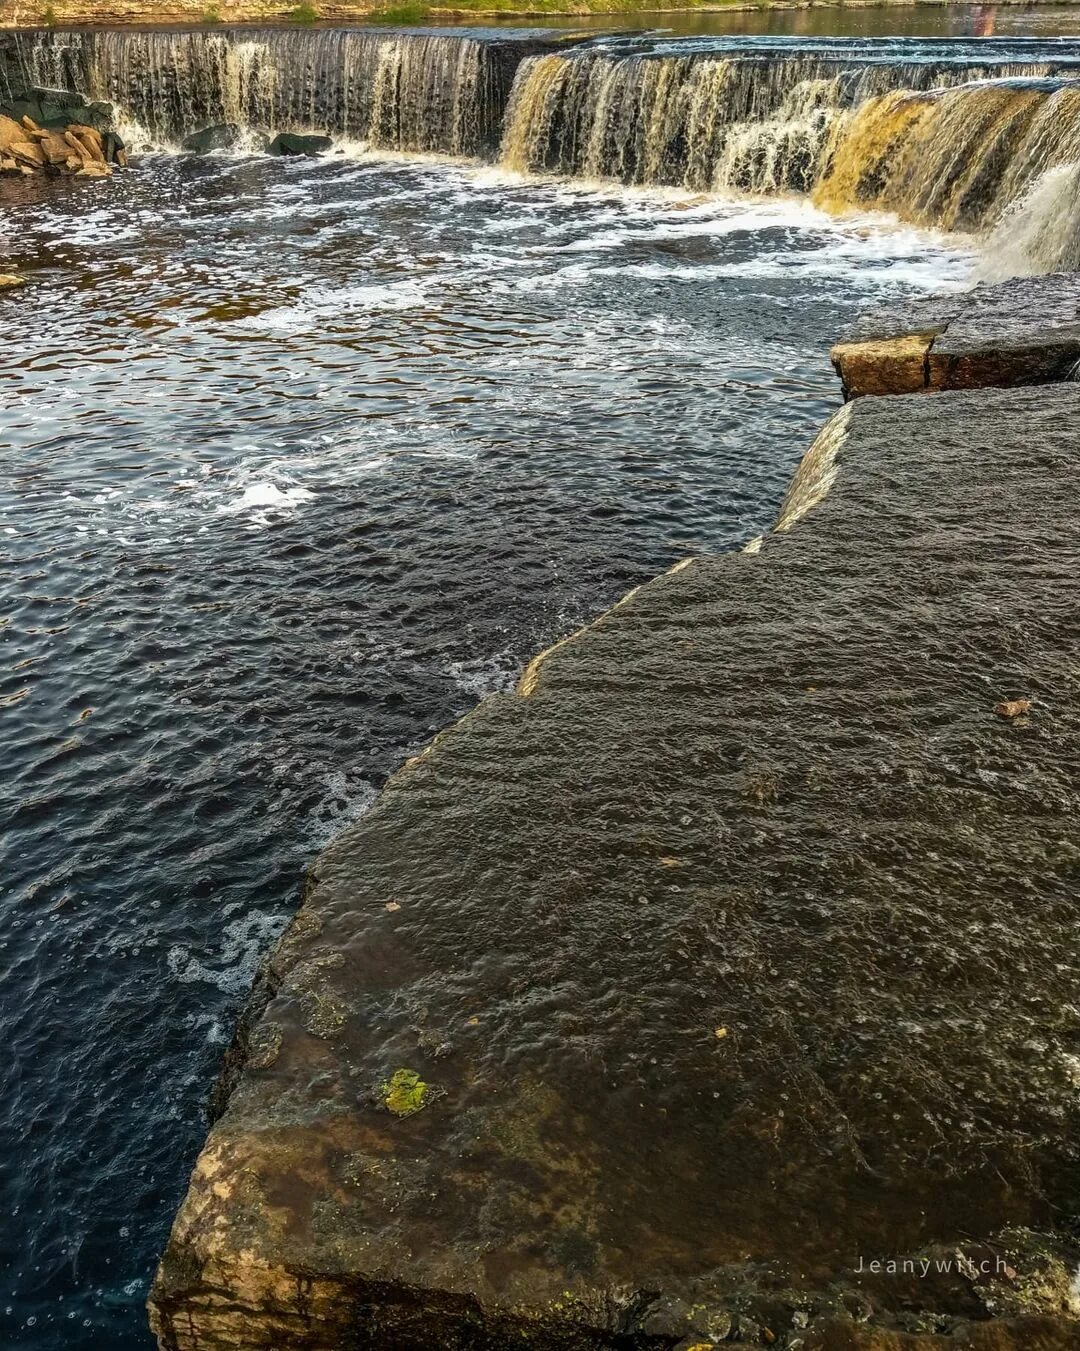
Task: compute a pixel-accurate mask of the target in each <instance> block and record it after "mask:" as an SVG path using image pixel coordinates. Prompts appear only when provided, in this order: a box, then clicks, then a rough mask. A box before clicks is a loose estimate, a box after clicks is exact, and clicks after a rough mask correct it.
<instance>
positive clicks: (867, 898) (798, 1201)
mask: <svg viewBox="0 0 1080 1351" xmlns="http://www.w3.org/2000/svg"><path fill="white" fill-rule="evenodd" d="M1078 482H1080V386H1073V385H1061V386H1055V387H1051V388H1038V389H1019V390H994V391H980V392H977V393H972V392H957V393H941V394H924V395H918V396H916V397H911V398H895V399H871V400H863V401H860V402H856V403H853V404H850V405H848V406H847V408H846V409H845V410H844V411H843V413H841V414H840V415H838V418H837V420H834V422H833V423H832V424H831V425H830V427H829V428H828V429H827V431H826V432H825V433H824V434H823V436H822V438H821V439H820V440H819V443H818V445H817V447H816V448H815V450H814V451H813V452H812V453H811V455H809V456H808V457H807V460H806V461H804V467H803V469H802V470H801V471H800V476H799V478H798V479H797V480H796V483H795V484H794V486H793V489H792V493H791V495H790V497H789V501H788V504H787V507H786V508H785V512H784V515H783V517H782V519H783V520H784V521H785V523H791V522H792V521H794V524H793V525H792V527H791V528H790V529H789V530H785V531H782V532H780V533H774V534H771V535H769V536H767V537H766V539H765V540H764V543H763V545H762V547H761V548H760V551H758V552H756V553H749V552H748V553H742V554H731V555H727V556H724V557H720V558H713V559H699V560H695V561H694V562H692V563H690V564H688V565H686V566H683V567H680V568H679V569H677V570H674V571H673V572H671V573H669V574H667V575H666V576H664V577H661V578H659V579H657V580H656V581H655V582H653V583H651V584H649V585H647V586H645V587H642V588H641V589H640V590H638V591H637V592H636V593H634V594H632V595H631V596H630V597H629V598H627V599H626V600H625V601H624V602H623V603H621V604H620V605H619V606H617V607H616V608H615V609H613V610H612V611H610V612H609V613H608V614H606V615H605V616H604V617H603V618H602V619H600V620H599V621H598V622H597V623H596V624H595V625H593V626H592V627H590V628H589V629H587V630H585V631H583V632H582V633H580V634H578V635H576V636H575V637H574V638H572V639H571V640H569V641H567V642H565V643H563V644H561V645H559V646H558V647H556V648H554V649H552V650H551V651H550V653H549V654H547V655H546V656H544V657H543V658H542V659H540V660H538V661H537V662H536V663H534V664H533V666H532V667H531V668H530V670H529V671H528V672H527V673H526V676H525V678H524V680H523V684H522V689H524V690H526V691H527V694H521V693H518V694H516V695H500V696H494V697H492V698H489V699H487V700H486V701H485V702H484V703H483V704H481V705H480V707H479V708H478V709H477V710H476V711H475V712H474V713H472V714H471V715H470V716H469V717H467V718H466V719H465V720H464V721H462V722H461V723H459V724H458V725H457V726H455V727H453V728H451V729H450V730H448V731H447V732H445V733H443V734H442V735H441V736H440V737H439V738H438V739H437V741H436V742H435V743H434V745H433V746H432V747H431V748H430V749H429V750H428V751H427V752H425V753H424V754H423V755H422V756H420V757H418V758H417V759H416V760H414V761H412V762H410V763H409V764H408V765H407V766H406V767H405V768H404V769H403V770H402V771H401V772H399V773H398V774H397V775H396V777H395V778H394V779H392V780H391V782H390V783H389V785H388V786H387V788H386V789H385V791H384V792H383V793H382V795H381V797H380V798H379V800H378V801H377V803H376V804H375V806H374V807H373V808H372V810H371V811H370V812H369V813H368V814H367V815H366V816H365V817H364V818H363V819H362V820H361V821H360V822H359V823H358V824H357V825H356V826H355V827H354V828H352V829H351V830H350V831H349V832H348V833H347V834H345V835H344V836H343V837H342V838H341V839H340V840H339V841H338V842H337V843H336V844H335V845H334V846H333V847H332V848H330V849H329V850H327V851H326V853H324V854H323V855H322V857H321V858H320V859H319V860H318V862H317V864H316V865H315V868H314V870H313V872H312V875H311V878H310V883H309V886H308V890H307V894H306V897H305V901H304V904H303V907H302V909H301V910H300V911H299V913H298V915H297V917H296V919H295V921H294V922H293V924H292V926H291V928H290V929H289V931H288V932H287V934H286V935H285V937H284V938H283V939H282V941H281V944H280V946H279V947H278V949H277V951H276V952H275V953H274V955H273V957H272V959H271V961H270V964H269V966H268V968H267V970H266V971H265V972H264V973H263V976H262V978H261V980H260V984H259V987H258V990H257V993H256V999H255V1001H254V1003H253V1005H252V1009H251V1011H250V1014H249V1016H248V1018H247V1019H246V1020H245V1023H244V1026H243V1027H242V1029H241V1034H240V1036H239V1038H238V1041H237V1044H236V1046H235V1047H234V1049H233V1052H232V1054H231V1063H230V1069H229V1082H228V1083H227V1085H226V1089H227V1090H231V1092H228V1093H227V1103H226V1104H225V1107H224V1112H223V1115H221V1116H220V1118H219V1119H218V1120H217V1122H216V1124H215V1125H214V1127H213V1129H212V1131H211V1133H210V1136H209V1139H208V1141H207V1144H206V1147H205V1149H204V1151H203V1153H202V1155H201V1156H200V1158H199V1161H198V1165H197V1167H196V1169H195V1173H194V1176H193V1178H192V1182H191V1187H190V1190H189V1192H188V1195H187V1198H186V1200H185V1201H184V1204H183V1206H182V1209H181V1210H180V1213H179V1215H178V1217H177V1220H176V1224H175V1227H174V1230H173V1233H172V1237H171V1240H170V1242H169V1245H168V1250H167V1252H166V1254H165V1257H164V1260H163V1262H162V1265H161V1268H160V1270H159V1273H158V1277H157V1280H156V1283H155V1286H154V1290H153V1294H152V1297H151V1312H152V1318H153V1321H154V1326H155V1328H156V1330H157V1332H158V1335H159V1337H160V1339H161V1344H162V1346H164V1347H169V1348H182V1349H183V1351H194V1349H195V1348H199V1351H208V1349H213V1348H226V1347H243V1348H274V1349H275V1351H282V1348H294V1347H303V1348H327V1349H329V1348H339V1347H378V1348H387V1349H389V1351H415V1349H418V1348H421V1347H423V1348H432V1347H438V1348H452V1349H453V1348H460V1349H462V1351H463V1349H464V1348H486V1349H490V1351H495V1349H497V1348H526V1347H528V1348H559V1349H560V1351H577V1349H578V1348H586V1347H589V1348H592V1347H624V1348H630V1347H634V1348H644V1347H657V1348H660V1347H673V1346H676V1345H679V1346H686V1347H689V1346H694V1345H697V1346H709V1345H713V1344H714V1343H715V1342H717V1341H722V1340H725V1339H726V1340H729V1341H739V1342H742V1343H743V1344H750V1345H776V1346H789V1347H796V1346H799V1347H801V1348H803V1351H813V1349H815V1348H817V1349H818V1351H824V1349H834V1351H836V1349H839V1348H853V1349H854V1348H862V1349H863V1351H867V1349H869V1348H878V1349H879V1351H886V1349H888V1351H904V1349H910V1351H916V1349H917V1351H931V1348H936V1349H938V1351H956V1349H957V1348H967V1349H968V1351H975V1349H976V1348H979V1349H981V1351H1005V1349H1006V1348H1013V1349H1014V1351H1021V1348H1023V1351H1039V1348H1042V1349H1043V1351H1063V1349H1064V1348H1066V1347H1068V1348H1074V1349H1075V1348H1076V1347H1077V1346H1080V1323H1077V1322H1076V1321H1075V1320H1074V1315H1075V1313H1076V1303H1075V1297H1074V1296H1073V1295H1072V1293H1071V1291H1070V1287H1069V1276H1070V1273H1071V1271H1072V1270H1073V1269H1074V1268H1075V1266H1076V1263H1077V1248H1076V1243H1075V1241H1074V1236H1070V1226H1071V1225H1072V1223H1073V1220H1072V1219H1071V1218H1070V1217H1074V1216H1075V1215H1076V1214H1077V1213H1078V1212H1080V998H1078V991H1080V924H1078V922H1077V921H1078V916H1080V841H1078V838H1077V829H1076V822H1077V819H1078V813H1080V750H1078V747H1080V662H1078V660H1077V652H1078V651H1080V604H1078V601H1077V597H1078V595H1080V512H1078V510H1077V496H1078V487H1077V484H1078ZM830 485H831V486H830ZM826 489H828V491H827V492H826ZM822 494H824V496H822ZM815 502H816V505H811V504H813V503H815ZM808 506H809V508H810V509H809V510H806V511H805V514H803V515H802V516H801V518H799V513H800V511H803V509H804V508H806V507H808ZM1022 699H1026V700H1029V701H1030V708H1029V710H1028V711H1027V712H1026V713H1025V712H1021V713H1019V714H1018V715H1017V716H1013V717H1007V716H1003V715H1001V714H999V713H995V706H996V705H998V704H999V703H1000V702H1002V701H1015V700H1022ZM905 1261H906V1262H907V1263H908V1264H909V1265H900V1266H897V1267H895V1268H894V1269H889V1267H888V1266H887V1265H883V1266H879V1267H878V1268H876V1269H875V1268H874V1267H873V1266H872V1264H873V1263H875V1262H877V1263H883V1264H888V1263H903V1262H905ZM924 1262H925V1263H927V1264H928V1265H927V1267H926V1268H925V1269H924V1268H923V1266H922V1263H924ZM916 1263H918V1264H919V1265H917V1266H916V1265H915V1264H916Z"/></svg>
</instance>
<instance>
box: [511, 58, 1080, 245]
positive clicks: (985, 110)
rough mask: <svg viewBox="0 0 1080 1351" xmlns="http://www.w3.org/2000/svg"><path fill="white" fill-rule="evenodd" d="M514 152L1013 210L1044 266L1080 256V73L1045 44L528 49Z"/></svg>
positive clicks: (692, 181) (748, 184)
mask: <svg viewBox="0 0 1080 1351" xmlns="http://www.w3.org/2000/svg"><path fill="white" fill-rule="evenodd" d="M500 159H501V162H502V164H503V165H504V166H505V167H506V168H509V169H514V170H517V171H520V172H541V173H553V174H559V175H564V176H570V177H581V178H586V179H616V180H618V181H620V182H624V183H635V184H643V185H650V186H677V187H683V188H687V189H690V190H693V191H696V192H700V191H720V192H741V193H750V194H770V195H775V194H781V193H799V194H804V195H809V196H810V197H811V198H812V199H813V201H814V202H815V203H816V204H817V205H819V206H821V207H822V208H824V209H826V210H829V211H832V212H834V213H843V212H845V211H849V210H860V209H869V210H880V211H888V212H892V213H893V214H895V215H897V216H899V217H900V218H901V219H904V220H908V221H911V222H913V223H917V224H920V225H930V226H935V227H937V228H941V229H946V230H962V231H970V232H986V231H988V230H991V229H992V228H993V227H995V226H996V225H998V223H999V222H1003V221H1004V220H1005V218H1007V217H1008V219H1009V221H1010V225H1009V232H1008V239H1009V241H1010V243H1009V244H1008V246H1007V245H1006V243H1005V242H1004V236H1003V240H1002V244H1001V247H1002V248H1003V249H1004V248H1006V247H1009V248H1011V250H1012V253H1013V255H1014V257H1017V256H1018V255H1019V254H1021V253H1022V254H1023V258H1024V259H1026V260H1027V262H1026V264H1025V265H1026V266H1030V267H1031V268H1032V269H1037V270H1041V271H1042V270H1046V269H1047V268H1048V267H1054V266H1072V265H1075V264H1073V263H1071V262H1070V261H1069V260H1070V259H1071V258H1073V257H1075V255H1076V252H1077V242H1076V236H1077V234H1078V233H1080V230H1078V229H1077V228H1076V227H1074V226H1073V225H1072V224H1071V222H1072V221H1075V219H1076V214H1075V210H1074V208H1075V206H1076V192H1075V183H1076V175H1072V176H1070V174H1069V173H1067V172H1065V170H1064V167H1063V166H1069V165H1075V164H1076V163H1077V162H1080V82H1077V81H1075V80H1073V79H1070V78H1068V77H1067V75H1061V74H1058V73H1056V69H1055V66H1054V65H1052V64H1051V63H1049V62H1039V61H1013V62H1009V63H1001V64H998V65H996V66H992V65H972V64H964V63H959V62H956V61H951V62H943V63H934V62H927V61H908V62H904V61H892V62H883V61H879V62H872V61H871V62H867V61H864V62H863V64H861V65H855V64H851V65H849V64H846V63H845V62H843V61H838V60H836V59H835V58H832V57H829V56H823V55H815V54H810V55H806V56H795V57H788V56H778V57H774V58H773V59H771V60H767V61H763V60H761V59H760V58H747V57H745V56H739V57H735V56H733V55H731V54H724V53H718V54H715V55H714V54H692V55H688V56H679V55H669V54H665V55H661V56H657V55H655V54H652V53H649V52H643V53H639V54H632V53H631V54H627V53H626V52H625V51H624V52H615V53H609V52H603V51H599V52H590V51H588V50H582V49H579V50H576V51H572V52H569V53H562V54H556V53H548V54H544V55H540V56H534V57H530V58H528V59H527V60H525V61H523V63H522V64H521V67H520V69H519V71H518V74H517V78H516V79H515V82H514V86H513V90H512V92H511V96H510V102H509V105H508V108H507V112H506V120H505V128H504V131H503V138H502V146H501V151H500ZM1058 169H1061V170H1062V172H1060V173H1056V172H1055V171H1056V170H1058ZM1048 175H1049V177H1048ZM1035 184H1042V187H1041V188H1040V189H1039V191H1038V192H1036V191H1035V190H1034V189H1033V185H1035ZM1018 203H1024V206H1023V207H1022V208H1021V207H1018V206H1017V204H1018ZM1032 210H1036V211H1038V213H1039V221H1040V223H1039V224H1038V225H1036V224H1034V223H1033V222H1032V221H1031V219H1030V214H1031V211H1032ZM1010 212H1011V213H1012V214H1011V215H1010ZM1002 228H1003V229H1004V228H1005V227H1004V225H1002Z"/></svg>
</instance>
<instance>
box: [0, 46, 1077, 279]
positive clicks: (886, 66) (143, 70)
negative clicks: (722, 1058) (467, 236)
mask: <svg viewBox="0 0 1080 1351" xmlns="http://www.w3.org/2000/svg"><path fill="white" fill-rule="evenodd" d="M6 41H8V42H14V43H15V44H16V55H17V61H18V64H19V67H20V69H21V72H22V77H23V79H24V80H26V81H27V82H29V83H32V84H35V85H39V86H45V87H50V88H63V89H78V90H82V91H85V92H86V93H87V94H88V95H90V96H92V97H94V98H97V99H102V100H106V101H108V102H110V103H112V104H114V105H116V106H117V107H118V108H119V109H121V110H122V112H123V114H124V115H125V116H126V117H127V118H128V119H130V121H131V122H132V123H134V124H135V125H137V126H138V127H140V128H142V130H143V133H144V135H145V137H147V138H148V139H150V140H151V141H154V142H157V143H166V144H174V145H175V144H178V143H179V142H181V141H182V140H183V138H184V136H185V135H187V134H189V133H191V132H192V131H197V130H199V129H201V128H205V127H208V126H215V125H229V126H239V127H241V128H244V129H246V130H248V131H253V132H270V133H276V132H279V131H303V130H314V131H320V132H325V133H329V134H331V135H334V136H337V137H338V138H342V139H347V140H354V141H357V142H359V143H361V144H364V145H366V146H368V147H371V148H373V149H388V150H394V151H400V152H413V153H417V152H418V153H432V152H435V153H442V154H449V155H454V156H458V157H465V158H482V159H487V160H492V159H494V160H497V161H498V162H499V163H500V165H501V166H502V167H504V168H506V169H510V170H515V171H518V172H525V173H537V172H539V173H552V174H558V175H561V176H567V177H573V178H585V179H590V180H604V179H612V180H616V181H618V182H622V183H628V184H639V185H646V186H655V187H679V188H684V189H688V190H691V191H695V192H711V191H715V192H723V193H728V194H731V193H747V194H753V195H777V194H785V193H799V194H803V195H809V196H811V197H812V198H813V200H814V201H815V202H816V203H817V204H818V205H819V206H821V207H823V208H824V209H826V210H829V211H832V212H835V213H843V212H846V211H849V210H859V209H874V210H884V211H890V212H893V213H895V214H896V215H898V216H899V217H901V218H902V219H905V220H909V221H912V222H913V223H916V224H920V225H930V226H936V227H939V228H944V229H949V230H961V231H970V232H989V231H992V230H994V229H995V228H996V227H998V226H999V225H1001V223H1002V222H1003V221H1005V220H1006V218H1008V224H1007V225H1003V226H1002V229H1003V230H1004V231H1005V234H1004V235H1003V236H1002V239H1001V242H1000V243H999V244H998V245H996V248H997V254H998V257H999V263H998V268H997V272H996V273H994V274H993V275H1002V274H1003V272H1004V271H1007V270H1008V268H1009V267H1010V266H1015V268H1016V269H1017V270H1020V271H1045V270H1050V269H1053V268H1055V267H1060V266H1063V265H1065V266H1068V265H1070V260H1071V259H1073V258H1074V257H1075V256H1076V255H1077V251H1078V249H1080V244H1078V240H1077V232H1076V230H1075V228H1074V226H1073V225H1072V221H1073V220H1074V219H1075V213H1074V212H1072V211H1071V210H1070V209H1069V208H1070V203H1071V198H1070V195H1069V190H1068V188H1067V186H1066V184H1067V181H1068V175H1067V173H1064V172H1063V171H1064V170H1067V169H1068V166H1071V165H1074V164H1076V163H1077V162H1078V161H1080V85H1078V83H1077V81H1076V79H1075V78H1074V77H1075V76H1076V74H1077V72H1078V71H1080V65H1078V64H1077V61H1076V58H1075V57H1073V56H1071V55H1070V53H1069V52H1068V51H1062V50H1060V49H1058V50H1055V49H1053V48H1051V47H1049V46H1048V45H1047V44H1045V43H1038V42H1009V43H1006V44H1004V45H1002V46H995V45H990V44H988V43H986V42H982V43H979V44H973V45H970V46H967V47H965V46H964V45H963V44H956V43H953V44H949V45H948V48H947V49H946V47H945V46H944V45H936V44H920V43H911V42H903V41H896V42H890V41H888V40H886V41H885V42H884V43H879V44H878V46H876V47H875V48H873V49H871V48H870V47H868V46H867V45H866V44H863V43H859V42H853V43H844V42H832V43H828V42H826V43H819V42H809V43H801V44H798V45H797V46H793V45H792V44H790V43H772V44H770V43H768V42H765V43H761V42H756V43H755V42H753V41H746V40H744V41H742V42H740V41H738V40H725V41H722V42H719V43H717V42H705V43H704V44H701V43H693V42H691V43H687V42H681V43H677V42H666V43H665V42H663V41H657V40H653V39H649V38H614V39H599V40H592V41H586V40H581V39H575V40H572V41H568V40H567V39H566V38H565V37H564V38H556V37H552V36H550V35H549V36H546V37H545V36H543V35H540V34H537V33H531V32H525V31H522V32H517V33H512V34H499V33H495V32H492V31H490V30H469V31H466V32H457V33H439V32H434V31H424V30H413V31H408V32H406V31H393V30H384V31H367V32H363V31H357V30H334V29H326V30H313V31H298V30H281V29H279V30H273V29H265V30H259V29H237V30H231V31H229V32H220V33H219V32H205V31H202V32H200V31H193V32H168V31H157V32H131V31H128V32H125V31H113V32H107V31H93V32H83V33H61V32H53V31H40V32H29V33H24V34H21V35H16V36H14V37H10V38H8V39H6ZM0 83H2V81H0ZM0 92H2V90H0ZM1021 203H1022V204H1024V205H1023V206H1022V207H1018V204H1021Z"/></svg>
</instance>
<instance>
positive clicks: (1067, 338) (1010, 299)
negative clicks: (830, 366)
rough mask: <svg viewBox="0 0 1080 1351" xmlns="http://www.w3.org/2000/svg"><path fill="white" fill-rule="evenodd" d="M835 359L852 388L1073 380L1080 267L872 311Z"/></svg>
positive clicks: (1078, 343) (1078, 357)
mask: <svg viewBox="0 0 1080 1351" xmlns="http://www.w3.org/2000/svg"><path fill="white" fill-rule="evenodd" d="M916 338H917V339H921V343H916V344H914V345H913V342H912V340H913V339H916ZM833 361H834V364H835V365H836V367H837V371H838V373H839V375H840V378H841V380H842V381H843V383H844V388H845V390H846V392H847V393H848V395H849V396H850V397H858V396H859V395H861V394H889V393H903V394H906V393H913V392H914V391H915V390H916V389H973V388H978V387H980V386H984V385H985V386H988V385H1001V386H1008V385H1037V384H1047V383H1052V382H1055V381H1060V380H1064V379H1067V378H1068V377H1069V374H1070V372H1071V371H1072V369H1073V368H1074V367H1075V366H1076V364H1077V362H1078V361H1080V274H1078V273H1075V272H1070V273H1059V274H1055V275H1050V276H1043V277H1017V278H1016V279H1014V280H1013V281H1008V282H1003V283H1001V284H999V285H996V286H979V287H976V288H975V289H974V290H972V291H966V292H959V293H957V294H954V295H948V296H934V297H930V298H928V299H926V300H917V301H908V302H905V303H902V304H900V305H897V306H890V307H887V308H883V309H880V310H874V311H872V312H870V313H869V314H866V315H863V316H862V317H861V318H860V319H859V320H858V321H857V322H856V324H855V325H854V326H853V328H852V329H851V330H850V332H849V333H847V334H846V335H845V336H844V338H843V339H842V340H841V342H840V343H838V344H837V346H836V347H835V348H834V349H833Z"/></svg>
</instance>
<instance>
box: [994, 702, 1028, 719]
mask: <svg viewBox="0 0 1080 1351" xmlns="http://www.w3.org/2000/svg"><path fill="white" fill-rule="evenodd" d="M1030 707H1031V700H1030V699H1003V700H1002V701H1001V703H1000V704H995V705H994V712H995V713H996V714H997V715H998V717H999V718H1018V717H1019V716H1020V714H1021V713H1026V712H1027V711H1028V709H1029V708H1030Z"/></svg>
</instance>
